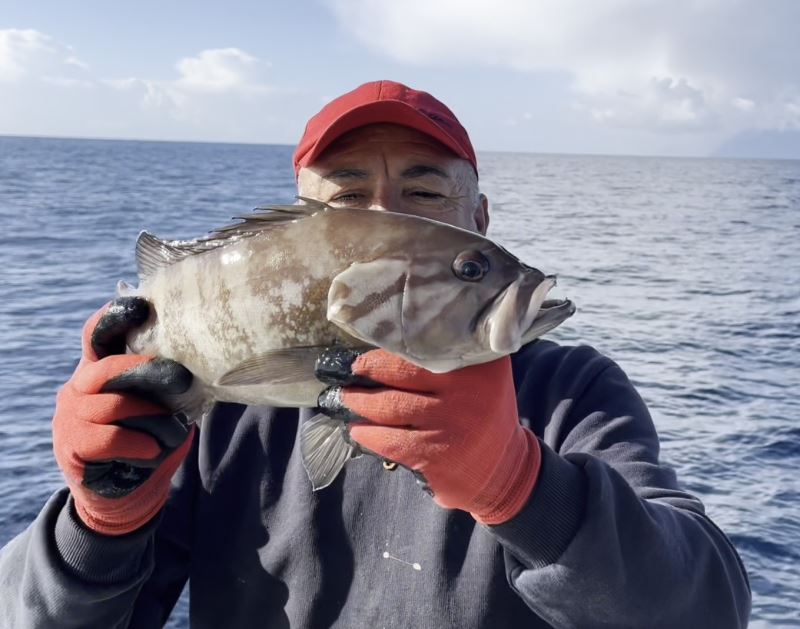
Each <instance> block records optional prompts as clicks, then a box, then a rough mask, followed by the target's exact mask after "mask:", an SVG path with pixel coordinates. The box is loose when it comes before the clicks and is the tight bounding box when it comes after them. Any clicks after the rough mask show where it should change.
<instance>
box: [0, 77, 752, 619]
mask: <svg viewBox="0 0 800 629" xmlns="http://www.w3.org/2000/svg"><path fill="white" fill-rule="evenodd" d="M294 159H295V170H296V174H297V180H298V190H299V193H300V194H301V195H302V196H307V197H313V198H316V199H319V200H322V201H325V202H327V203H330V204H332V205H340V206H349V207H360V208H369V209H373V210H376V211H384V210H392V211H400V212H407V213H411V214H417V215H421V216H426V217H431V218H435V219H437V220H440V221H444V222H447V223H451V224H453V225H458V226H460V227H463V228H466V229H471V230H475V231H480V232H485V231H486V228H487V226H488V222H489V216H488V213H487V207H488V205H487V200H486V197H484V196H483V195H482V194H480V192H479V191H478V185H477V182H478V179H477V162H476V159H475V154H474V151H473V149H472V146H471V144H470V141H469V138H468V136H467V133H466V131H464V129H463V128H462V127H461V125H460V124H459V122H458V120H457V119H456V118H455V116H454V115H453V114H452V112H451V111H450V110H449V109H447V108H446V107H445V106H444V105H443V104H442V103H440V102H439V101H437V100H435V99H434V98H433V97H431V96H430V95H428V94H425V93H423V92H418V91H415V90H412V89H410V88H407V87H405V86H403V85H400V84H397V83H393V82H389V81H380V82H375V83H368V84H365V85H362V86H361V87H359V88H358V89H356V90H354V91H353V92H350V93H348V94H345V95H344V96H341V97H340V98H338V99H336V100H335V101H333V102H331V103H330V104H328V105H327V106H326V107H325V108H323V110H322V111H321V112H320V113H319V114H318V115H317V116H315V117H314V118H312V119H311V121H309V123H308V125H307V127H306V131H305V134H304V136H303V138H302V139H301V141H300V144H299V145H298V148H297V151H296V153H295V158H294ZM435 246H436V243H431V247H435ZM148 314H149V309H148V305H147V303H146V302H143V301H142V300H136V299H133V300H130V299H129V300H121V301H118V302H115V303H114V304H112V306H111V307H110V308H108V309H105V308H104V309H101V311H99V312H98V313H97V314H96V315H95V316H93V317H92V318H91V319H90V320H89V321H88V322H87V325H86V327H85V330H84V341H83V357H82V360H81V363H80V364H79V366H78V368H77V369H76V371H75V374H74V375H73V376H72V378H71V379H70V381H69V382H67V384H66V385H65V387H64V388H63V389H62V390H61V392H60V393H59V397H58V403H57V407H56V412H55V417H54V421H53V432H54V447H55V452H56V458H57V460H58V463H59V465H60V466H61V468H62V470H64V472H65V476H66V479H67V483H68V485H69V488H68V489H65V490H62V491H60V492H58V493H57V494H55V495H54V496H53V497H52V498H51V500H50V501H49V502H48V503H47V505H46V506H45V507H44V509H43V511H42V513H41V514H40V515H39V517H38V518H37V519H36V521H35V522H34V523H33V524H32V525H31V526H30V527H29V528H28V530H26V531H25V532H24V533H22V534H21V535H20V536H19V537H17V538H16V539H15V540H13V541H12V542H11V543H10V544H9V545H8V546H7V547H6V548H5V549H4V550H3V553H2V556H1V557H0V579H1V580H2V587H1V588H0V599H2V606H1V607H0V621H1V622H0V625H2V626H3V627H59V628H64V627H137V628H138V627H157V626H160V625H161V624H163V622H164V621H165V619H166V618H167V616H168V614H169V612H170V610H171V609H172V606H173V605H174V603H175V600H176V599H177V597H178V595H179V594H180V592H181V590H182V588H183V586H184V584H185V582H186V580H187V578H188V579H189V580H190V583H191V616H192V618H191V623H192V627H225V628H239V627H247V628H251V627H289V626H291V627H328V626H338V627H459V628H464V627H492V628H495V627H523V626H525V627H556V628H561V627H580V628H590V627H636V628H643V627H653V628H662V627H663V628H676V627H702V628H704V629H708V628H715V627H719V628H721V629H722V628H724V629H732V628H736V627H743V626H745V625H746V623H747V616H748V613H749V606H750V593H749V587H748V583H747V579H746V575H745V572H744V569H743V567H742V565H741V562H740V560H739V558H738V556H737V555H736V552H735V551H734V549H733V548H732V547H731V545H730V543H729V542H728V540H727V539H726V538H725V536H724V535H723V534H722V533H721V532H720V531H719V530H718V529H717V528H716V527H715V526H714V525H713V523H712V522H711V521H710V520H709V519H708V518H707V517H706V516H705V515H704V513H703V507H702V505H701V503H700V502H699V501H698V500H697V499H696V498H694V497H692V496H690V495H688V494H686V493H685V492H683V491H681V490H680V488H679V487H678V485H677V482H676V479H675V477H674V474H673V473H672V472H671V471H670V470H669V469H667V468H665V467H663V466H662V465H661V464H660V463H659V461H658V439H657V436H656V433H655V429H654V427H653V424H652V421H651V419H650V416H649V414H648V411H647V409H646V407H645V405H644V403H643V402H642V400H641V398H640V397H639V396H638V394H637V393H636V391H635V390H634V389H633V387H632V385H631V384H630V382H629V381H628V379H627V378H626V376H625V375H624V374H623V372H622V371H621V370H620V369H619V367H618V366H616V365H615V364H614V363H613V362H612V361H610V360H609V359H607V358H605V357H603V356H601V355H599V354H598V353H597V352H595V351H594V350H592V349H591V348H589V347H560V346H558V345H556V344H554V343H552V342H550V341H538V342H535V343H532V344H529V345H527V346H525V347H523V348H522V350H520V351H519V352H518V353H517V354H515V355H514V356H513V357H511V359H510V360H509V359H508V358H506V359H501V360H498V361H494V362H491V363H487V364H484V365H478V366H474V367H469V368H466V369H462V370H457V371H455V372H451V373H448V374H439V375H435V374H431V373H429V372H426V371H425V370H422V369H419V368H417V367H415V366H413V365H410V364H408V363H406V362H404V361H402V360H400V359H399V358H396V357H394V356H392V355H391V354H388V353H387V352H385V351H383V350H373V351H371V352H367V353H365V354H362V355H361V356H348V357H345V359H344V360H339V361H338V362H337V363H336V368H335V369H333V370H329V371H327V372H326V373H324V374H323V373H320V378H322V379H325V380H326V381H328V382H329V383H330V384H331V388H330V389H329V390H327V392H326V394H325V395H323V396H321V403H320V404H321V406H322V408H323V410H324V411H325V412H328V413H330V414H338V415H340V416H344V417H347V418H348V419H349V420H350V424H349V427H350V428H349V434H350V437H351V438H352V439H353V440H354V441H356V442H357V443H359V444H360V445H362V446H363V447H365V448H366V449H368V450H370V451H372V452H374V453H376V454H377V455H378V457H372V456H365V457H361V458H359V459H356V460H354V461H351V462H350V463H348V465H347V467H346V468H345V471H344V473H343V474H342V475H340V477H339V478H337V480H336V481H335V482H334V483H333V484H332V485H331V486H330V487H328V488H327V489H325V490H322V491H320V492H316V493H314V492H312V491H311V488H310V485H309V482H308V479H307V477H306V473H305V471H304V469H303V466H302V462H301V460H300V455H299V451H298V443H297V437H298V434H299V432H298V426H299V425H300V423H301V422H302V421H304V420H306V419H308V418H309V417H310V416H311V414H312V413H313V411H310V410H302V411H299V410H297V409H274V408H250V407H248V408H245V407H242V406H238V405H233V404H219V405H217V407H216V408H215V411H214V413H213V414H212V416H211V417H210V418H209V419H208V420H207V421H205V422H204V423H203V425H202V427H201V428H199V429H196V428H191V429H187V428H186V424H185V423H184V421H183V420H182V418H180V417H175V416H172V415H170V413H169V412H168V411H166V410H165V408H164V406H163V404H162V403H161V402H160V400H162V399H164V395H165V394H168V393H174V392H180V391H182V390H185V389H186V388H187V387H188V386H189V384H190V382H191V379H192V376H191V374H190V373H188V372H187V371H186V370H185V369H184V368H183V367H181V366H180V365H178V364H177V363H174V362H170V361H163V360H153V359H152V358H151V357H145V356H135V355H126V354H124V337H125V333H126V332H127V331H128V330H130V329H132V328H134V327H136V326H137V325H140V324H141V323H142V322H143V321H144V320H145V319H146V318H147V316H148ZM364 379H367V380H370V381H372V383H373V384H374V383H377V384H379V385H380V386H377V387H374V386H373V387H370V388H365V387H363V386H358V385H361V384H363V383H364ZM381 459H383V461H382V460H381ZM387 462H396V463H399V464H400V466H399V467H395V465H394V463H387ZM176 470H177V473H176ZM409 470H413V471H414V473H410V472H409ZM173 475H174V478H173V479H172V490H171V492H170V478H171V477H173ZM419 478H424V479H425V482H426V484H427V485H426V487H425V489H427V490H428V491H427V492H426V491H423V489H422V488H420V486H419V484H418V483H417V482H415V481H417V480H418V479H419ZM429 494H432V496H431V495H429Z"/></svg>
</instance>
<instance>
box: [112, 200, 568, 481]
mask: <svg viewBox="0 0 800 629" xmlns="http://www.w3.org/2000/svg"><path fill="white" fill-rule="evenodd" d="M302 201H303V204H297V205H276V206H265V207H261V208H257V209H256V210H255V211H253V213H251V214H248V215H246V216H242V217H238V218H239V220H240V222H238V223H235V224H233V225H230V226H227V227H223V228H221V229H219V230H216V231H214V232H212V233H211V234H210V235H209V236H208V237H205V238H201V239H197V240H190V241H166V240H161V239H158V238H156V237H155V236H153V235H151V234H149V233H147V232H142V233H141V234H140V236H139V238H138V240H137V243H136V262H137V268H138V275H139V285H138V287H136V288H133V287H131V286H128V285H126V284H124V283H120V286H119V293H120V294H121V295H123V296H124V295H137V296H140V297H144V298H145V299H147V300H148V301H149V302H150V303H151V304H152V308H151V316H150V319H149V320H148V321H147V322H146V323H145V324H144V325H143V326H142V327H141V328H138V329H137V330H135V331H134V332H132V333H131V334H130V335H129V337H128V339H127V341H128V347H129V350H130V351H132V352H135V353H139V354H149V355H156V356H161V357H164V358H169V359H172V360H175V361H178V362H179V363H182V364H183V365H184V366H186V367H187V368H188V369H189V370H190V371H191V372H192V373H193V374H194V384H193V385H192V388H191V389H190V391H189V393H188V394H185V395H184V396H183V397H182V398H181V399H180V400H176V401H175V402H174V406H176V407H179V408H180V409H181V410H182V411H183V412H184V413H186V414H188V416H189V418H190V420H193V421H201V420H202V417H203V416H204V415H205V414H206V413H208V412H209V411H210V409H211V407H212V405H213V404H214V402H217V401H224V402H237V403H243V404H255V405H262V404H266V405H272V406H290V407H315V406H317V403H318V398H319V395H320V394H321V393H322V392H323V390H324V389H325V388H326V386H327V385H325V384H323V383H322V382H320V381H319V380H317V378H316V377H315V367H316V364H317V360H318V358H319V357H320V355H321V353H322V352H323V351H324V350H326V349H327V348H331V347H342V348H347V349H352V350H355V351H362V350H367V349H371V348H375V347H380V348H384V349H386V350H388V351H390V352H393V353H395V354H397V355H399V356H401V357H403V358H404V359H406V360H408V361H410V362H412V363H414V364H416V365H418V366H420V367H423V368H425V369H428V370H430V371H432V372H438V373H441V372H447V371H451V370H454V369H458V368H461V367H465V366H468V365H474V364H478V363H483V362H488V361H491V360H494V359H496V358H499V357H501V356H505V355H507V354H511V353H513V352H515V351H517V350H518V349H519V348H520V347H521V346H522V345H523V344H525V343H527V342H529V341H531V340H533V339H535V338H537V337H539V336H541V335H542V334H544V333H545V332H547V331H549V330H551V329H553V328H555V327H556V326H557V325H559V324H560V323H561V322H563V321H564V320H565V319H566V318H568V317H569V316H571V315H572V314H573V313H574V312H575V307H574V305H573V303H572V302H571V301H570V300H568V299H558V300H555V299H547V294H548V292H549V291H550V289H551V288H553V286H554V285H555V283H556V281H555V277H553V276H549V275H545V274H543V273H542V272H541V271H539V270H538V269H535V268H532V267H530V266H527V265H525V264H523V263H522V262H520V261H519V260H518V259H517V258H516V257H514V256H513V255H511V254H510V253H509V252H508V251H506V250H505V249H503V248H502V247H500V246H498V245H497V244H495V243H494V242H492V241H491V240H490V239H488V238H486V237H484V236H482V235H480V234H477V233H473V232H470V231H467V230H464V229H460V228H458V227H453V226H451V225H447V224H445V223H441V222H438V221H435V220H431V219H428V218H422V217H418V216H412V215H407V214H400V213H395V212H382V211H374V210H365V209H352V208H335V207H331V206H329V205H326V204H324V203H321V202H318V201H313V200H310V199H302ZM301 450H302V453H303V457H304V463H305V464H306V469H307V471H308V472H309V476H310V478H311V481H312V484H313V486H314V488H320V487H324V486H325V485H327V484H329V483H330V482H331V481H332V480H333V478H335V477H336V475H337V474H338V472H339V470H340V469H341V467H342V466H343V465H344V463H345V462H346V461H347V460H348V459H349V458H351V457H353V456H356V455H357V454H358V453H359V452H358V448H357V446H356V445H355V444H353V443H351V442H350V441H349V439H347V434H346V431H345V430H343V429H342V423H341V422H340V421H337V420H332V419H330V418H328V417H326V416H323V415H318V416H315V417H314V418H312V420H310V421H308V422H306V423H305V424H304V425H303V427H302V428H301Z"/></svg>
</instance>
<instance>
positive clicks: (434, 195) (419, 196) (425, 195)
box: [411, 190, 444, 201]
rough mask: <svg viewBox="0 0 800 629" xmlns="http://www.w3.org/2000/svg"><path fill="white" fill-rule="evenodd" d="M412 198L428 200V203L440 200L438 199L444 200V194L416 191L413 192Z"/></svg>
mask: <svg viewBox="0 0 800 629" xmlns="http://www.w3.org/2000/svg"><path fill="white" fill-rule="evenodd" d="M411 196H412V197H415V198H417V199H423V200H426V201H428V200H438V199H443V198H444V195H443V194H439V193H438V192H431V191H429V190H415V191H413V192H412V193H411Z"/></svg>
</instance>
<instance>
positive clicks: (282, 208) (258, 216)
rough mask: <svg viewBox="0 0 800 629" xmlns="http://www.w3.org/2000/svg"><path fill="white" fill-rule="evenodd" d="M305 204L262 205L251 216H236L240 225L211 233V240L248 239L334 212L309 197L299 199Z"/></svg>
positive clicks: (222, 228) (324, 204)
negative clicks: (279, 226) (278, 226)
mask: <svg viewBox="0 0 800 629" xmlns="http://www.w3.org/2000/svg"><path fill="white" fill-rule="evenodd" d="M297 198H298V199H300V200H301V201H303V204H298V205H261V206H259V207H257V208H255V209H254V210H253V212H252V213H251V214H245V215H243V216H234V217H233V218H234V219H238V220H239V221H241V222H239V223H233V224H232V225H226V226H225V227H220V228H219V229H215V230H213V231H212V233H211V237H210V238H211V239H212V240H215V239H219V238H223V239H224V238H232V237H234V236H239V237H247V236H252V235H253V234H257V233H258V232H262V231H265V230H268V229H271V228H272V227H274V226H275V225H276V224H283V223H287V222H291V221H297V220H301V219H303V218H308V217H309V216H313V215H314V214H316V213H317V212H322V211H324V210H333V209H335V208H332V207H331V206H330V205H328V204H327V203H323V202H322V201H317V200H315V199H309V198H307V197H297Z"/></svg>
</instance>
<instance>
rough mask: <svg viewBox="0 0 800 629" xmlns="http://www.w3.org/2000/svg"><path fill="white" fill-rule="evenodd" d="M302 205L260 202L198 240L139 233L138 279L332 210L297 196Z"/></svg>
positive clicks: (327, 206) (322, 204)
mask: <svg viewBox="0 0 800 629" xmlns="http://www.w3.org/2000/svg"><path fill="white" fill-rule="evenodd" d="M297 198H298V199H300V200H301V201H302V202H303V204H302V205H262V206H259V207H257V208H255V209H254V210H253V212H252V213H250V214H246V215H243V216H235V217H234V218H235V219H239V220H240V221H241V222H239V223H234V224H232V225H227V226H225V227H220V228H219V229H214V230H212V231H211V235H210V236H208V237H207V238H200V239H197V240H186V241H181V240H161V239H160V238H157V237H156V236H154V235H153V234H150V233H148V232H142V233H141V234H139V238H138V239H137V241H136V267H137V270H138V272H139V279H140V280H141V279H145V278H146V277H149V276H150V275H152V274H153V273H154V272H155V271H156V270H158V269H163V268H164V267H167V266H169V265H171V264H173V263H175V262H178V261H180V260H183V259H184V258H187V257H189V256H193V255H196V254H198V253H204V252H206V251H211V250H212V249H216V248H218V247H222V246H224V245H226V244H228V243H230V242H232V241H235V240H238V239H240V238H246V237H249V236H253V235H255V234H257V233H259V232H262V231H264V230H267V229H271V228H272V227H274V226H275V225H276V224H283V223H287V222H291V221H296V220H299V219H302V218H307V217H309V216H313V215H314V214H316V213H317V212H321V211H324V210H330V209H335V208H332V207H331V206H330V205H328V204H327V203H323V202H322V201H317V200H315V199H309V198H307V197H297Z"/></svg>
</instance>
